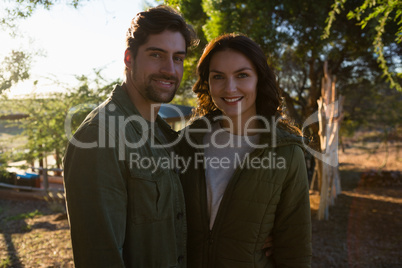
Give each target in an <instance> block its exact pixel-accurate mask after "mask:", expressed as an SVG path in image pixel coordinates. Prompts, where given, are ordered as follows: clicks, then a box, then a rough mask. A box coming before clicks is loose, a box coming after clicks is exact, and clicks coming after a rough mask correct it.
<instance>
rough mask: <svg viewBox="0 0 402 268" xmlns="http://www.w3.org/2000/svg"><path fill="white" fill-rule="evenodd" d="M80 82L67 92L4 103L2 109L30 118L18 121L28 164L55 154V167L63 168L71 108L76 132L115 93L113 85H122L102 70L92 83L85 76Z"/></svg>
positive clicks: (72, 122)
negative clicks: (87, 116)
mask: <svg viewBox="0 0 402 268" xmlns="http://www.w3.org/2000/svg"><path fill="white" fill-rule="evenodd" d="M77 80H78V82H79V85H78V86H77V87H74V88H70V89H66V91H65V92H53V93H49V94H46V95H33V96H29V97H28V98H24V99H13V100H7V99H6V100H3V103H2V107H3V109H5V108H6V109H8V110H11V111H18V112H19V113H24V114H26V115H28V117H26V118H24V119H21V120H20V122H19V123H20V125H21V126H23V132H22V135H24V136H26V137H27V139H28V143H27V145H26V147H27V149H28V152H27V153H26V156H25V159H26V160H28V162H33V161H34V160H35V159H43V158H44V157H45V156H46V155H49V154H54V155H55V159H56V167H57V168H61V160H62V157H63V155H64V152H65V147H66V145H67V135H66V133H65V120H66V117H67V115H68V114H69V112H70V111H71V109H72V108H74V116H73V118H72V121H71V124H72V126H71V128H72V130H73V132H74V131H75V130H76V129H77V127H78V126H79V125H80V124H81V122H82V121H83V119H84V118H85V116H86V115H87V114H88V113H89V112H90V111H91V110H92V109H93V108H94V106H97V105H98V104H99V103H100V102H101V101H103V100H104V99H105V96H106V95H108V94H109V93H110V92H111V91H112V88H113V85H114V84H116V83H120V82H121V81H120V80H118V81H113V82H107V81H105V80H104V79H103V78H102V77H101V75H100V71H97V72H96V78H95V79H93V80H91V79H89V78H88V77H86V76H80V77H77ZM83 104H86V105H83Z"/></svg>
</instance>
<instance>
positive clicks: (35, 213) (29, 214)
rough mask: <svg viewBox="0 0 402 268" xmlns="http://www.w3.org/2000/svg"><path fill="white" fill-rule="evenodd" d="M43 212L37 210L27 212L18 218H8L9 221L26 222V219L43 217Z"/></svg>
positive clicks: (17, 216)
mask: <svg viewBox="0 0 402 268" xmlns="http://www.w3.org/2000/svg"><path fill="white" fill-rule="evenodd" d="M41 215H42V212H40V211H39V210H37V209H36V210H35V211H32V212H27V213H21V214H19V215H16V216H11V217H9V218H7V219H6V220H7V221H15V220H25V219H33V218H35V217H36V216H41Z"/></svg>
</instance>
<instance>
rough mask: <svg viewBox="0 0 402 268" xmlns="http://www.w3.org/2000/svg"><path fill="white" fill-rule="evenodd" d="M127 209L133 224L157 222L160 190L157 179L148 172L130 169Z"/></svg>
mask: <svg viewBox="0 0 402 268" xmlns="http://www.w3.org/2000/svg"><path fill="white" fill-rule="evenodd" d="M127 183H128V209H129V214H130V217H131V220H132V221H133V222H134V223H135V224H143V223H149V222H154V221H157V220H158V215H159V209H160V208H159V206H160V189H159V183H158V178H157V177H155V176H152V174H151V173H150V172H148V173H147V172H139V171H137V170H133V169H130V178H129V180H128V182H127Z"/></svg>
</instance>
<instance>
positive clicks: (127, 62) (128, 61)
mask: <svg viewBox="0 0 402 268" xmlns="http://www.w3.org/2000/svg"><path fill="white" fill-rule="evenodd" d="M133 60H134V58H133V56H132V54H131V51H130V49H128V48H127V49H126V51H125V52H124V64H125V65H126V67H127V68H128V69H131V68H132V66H133Z"/></svg>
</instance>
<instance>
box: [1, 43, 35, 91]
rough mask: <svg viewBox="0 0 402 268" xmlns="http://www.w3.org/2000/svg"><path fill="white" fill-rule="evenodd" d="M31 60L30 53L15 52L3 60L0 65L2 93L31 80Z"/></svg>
mask: <svg viewBox="0 0 402 268" xmlns="http://www.w3.org/2000/svg"><path fill="white" fill-rule="evenodd" d="M31 59H32V57H31V55H30V54H29V53H26V52H23V51H15V50H12V51H11V53H10V55H9V56H6V57H5V58H4V59H3V61H2V63H1V65H0V93H1V92H3V91H4V90H7V89H9V88H11V87H12V86H13V85H15V84H16V83H18V82H19V81H23V80H26V79H28V78H29V69H30V68H31Z"/></svg>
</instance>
